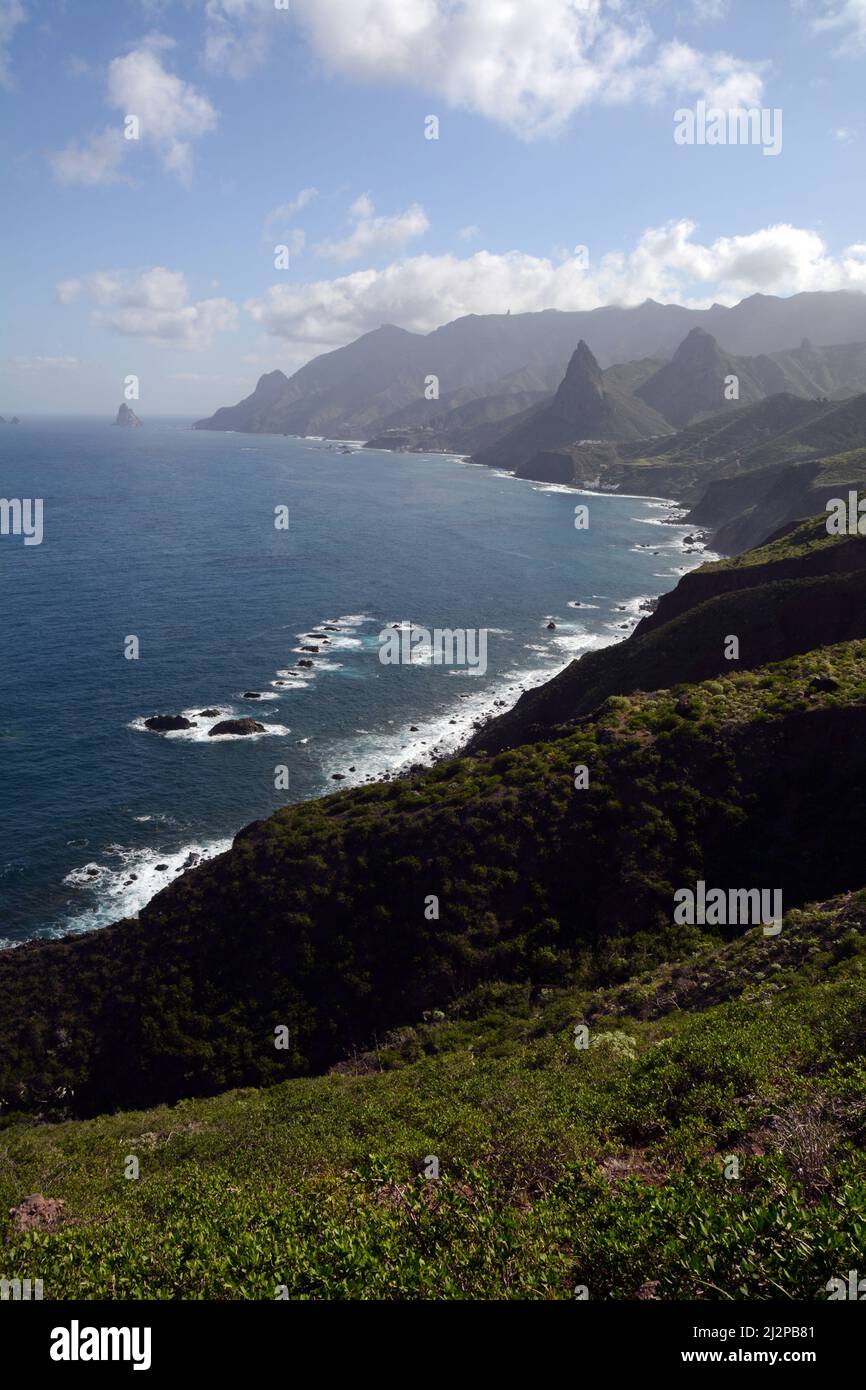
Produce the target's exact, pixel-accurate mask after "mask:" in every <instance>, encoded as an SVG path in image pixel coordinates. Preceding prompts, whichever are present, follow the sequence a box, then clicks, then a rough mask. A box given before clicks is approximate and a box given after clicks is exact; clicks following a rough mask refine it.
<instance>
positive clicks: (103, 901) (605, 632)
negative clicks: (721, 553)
mask: <svg viewBox="0 0 866 1390" xmlns="http://www.w3.org/2000/svg"><path fill="white" fill-rule="evenodd" d="M440 457H444V458H446V459H447V460H449V461H452V462H454V463H456V464H462V465H464V466H466V465H468V466H471V467H478V466H480V465H475V464H472V463H471V460H469V459H467V458H463V457H460V456H458V455H444V456H440ZM503 476H506V477H510V478H512V479H513V480H514V481H515V482H517V483H524V485H525V486H528V487H530V488H532V490H533V491H539V492H541V491H544V492H548V491H550V492H553V491H556V492H567V493H571V494H572V495H573V494H574V493H575V492H579V493H584V494H586V495H587V496H595V495H600V496H604V497H608V498H609V497H611V496H619V494H611V493H601V494H595V493H591V492H588V491H587V489H577V488H574V487H570V486H564V485H558V484H538V483H535V482H532V481H531V480H524V479H518V478H514V475H513V474H504V475H503ZM622 500H624V501H625V500H629V499H627V498H626V497H625V496H623V499H622ZM632 500H640V501H641V502H649V503H651V504H652V505H653V506H654V507H656V508H658V509H659V510H663V511H665V512H666V515H665V516H663V517H658V518H654V517H649V518H642V520H645V521H647V522H648V523H649V524H652V525H657V526H659V527H664V529H665V532H666V533H667V534H666V536H665V538H664V539H663V540H662V539H660V540H659V542H658V544H654V545H653V551H654V553H655V552H658V553H659V554H661V553H665V554H666V556H670V557H671V558H674V557H675V556H676V557H677V558H679V557H682V558H686V551H687V547H685V545H684V544H683V541H684V536H685V533H686V532H687V531H688V529H689V528H688V526H687V525H686V524H685V522H684V520H682V519H681V516H682V509H681V508H680V507H679V505H678V504H677V503H676V502H674V501H672V500H670V499H667V498H647V497H640V498H635V499H632ZM678 533H681V534H678ZM688 549H689V550H690V551H691V554H689V555H688V559H687V563H685V564H684V565H679V566H676V567H674V568H671V569H669V570H668V571H666V572H661V573H659V575H658V577H659V578H665V579H671V578H674V577H676V576H678V575H679V574H682V573H685V572H687V570H689V569H691V568H694V567H695V566H696V565H698V564H700V563H703V561H704V560H706V559H710V558H715V557H714V556H712V555H711V554H710V553H709V552H707V551H704V550H702V547H699V546H692V547H688ZM692 555H695V556H696V558H695V559H694V560H692ZM655 598H656V595H653V594H638V595H635V596H634V597H633V598H631V599H629V600H627V601H626V602H625V603H624V604H617V605H615V606H614V607H613V608H612V609H611V611H610V619H609V621H608V622H607V623H605V624H604V626H603V629H602V630H601V631H596V632H588V631H587V630H586V629H585V627H583V625H582V624H581V623H580V622H579V621H577V618H576V611H574V610H572V605H570V604H569V609H570V610H572V611H569V612H567V613H564V614H561V615H557V614H548V615H539V639H538V641H533V642H524V643H523V649H524V650H525V651H526V652H529V653H532V660H531V663H527V662H526V661H525V660H523V661H519V660H518V661H515V664H514V666H513V667H512V669H510V670H509V671H507V672H504V673H503V674H502V675H501V676H500V677H499V678H498V679H497V681H496V682H495V684H494V686H493V688H492V689H491V688H490V687H488V688H487V689H483V690H479V691H477V692H476V691H473V690H467V691H460V692H459V693H458V695H457V699H456V700H455V701H454V703H453V705H452V704H450V703H449V705H448V706H447V707H446V709H445V710H444V711H442V712H441V713H440V714H439V715H437V716H436V717H435V718H434V719H433V720H428V721H427V722H426V724H424V726H423V727H422V726H421V725H420V724H419V725H418V726H417V727H416V728H415V729H414V730H411V726H410V725H409V721H408V719H407V722H406V724H405V725H404V726H403V728H402V729H399V728H397V727H396V725H395V727H394V728H393V729H386V730H379V731H373V730H364V729H358V730H356V731H354V733H353V734H352V735H351V736H350V737H349V738H347V739H344V740H341V741H338V742H334V741H329V744H328V752H327V759H326V762H325V761H323V763H322V780H321V787H320V792H319V794H326V793H328V792H330V791H333V790H334V789H335V783H334V780H333V778H334V774H335V772H336V773H338V774H339V777H340V785H341V786H342V787H350V786H353V785H359V784H362V783H365V782H369V781H374V780H378V779H385V780H387V779H390V778H392V777H395V776H397V777H401V776H406V775H407V774H408V773H409V772H410V771H411V770H413V769H415V768H418V767H421V766H429V765H432V764H433V763H435V762H437V761H440V760H442V759H445V758H449V757H453V756H454V755H455V754H456V753H458V752H459V751H460V749H461V748H462V747H463V746H464V745H465V743H466V742H467V740H468V739H469V738H470V737H471V735H472V733H473V732H474V731H475V729H477V727H478V726H479V724H480V723H481V722H483V721H484V720H486V719H487V718H490V717H494V716H496V715H498V714H502V713H504V712H505V710H507V709H508V708H510V707H511V706H512V705H514V704H516V702H517V700H518V699H519V698H520V696H521V694H523V692H524V691H525V690H528V689H531V688H533V687H534V686H537V685H542V684H544V683H545V682H546V681H548V680H550V679H552V677H553V676H555V675H556V674H558V672H559V671H561V670H563V669H564V668H565V667H566V666H567V665H569V664H570V663H571V661H573V660H574V659H575V658H578V657H580V656H582V655H584V654H585V653H586V652H588V651H591V650H593V649H597V648H600V647H604V646H609V645H612V644H613V643H615V642H617V641H621V640H623V638H624V637H626V636H628V635H629V634H630V632H631V631H633V629H634V627H635V626H636V625H637V623H638V622H639V621H640V618H641V617H642V616H643V615H644V613H645V612H646V611H648V609H649V607H650V605H651V604H652V603H653V602H654V600H655ZM596 599H598V600H599V601H598V602H596V601H595V600H596ZM606 602H607V603H608V604H609V602H610V601H609V600H606V599H605V596H604V595H593V596H590V599H589V600H588V601H587V602H586V603H585V604H584V603H581V608H583V607H585V608H587V609H590V610H591V609H595V610H598V609H600V608H604V607H605V603H606ZM577 611H579V610H577ZM365 621H366V622H369V621H373V620H372V618H371V615H368V614H351V615H349V614H345V615H342V616H341V617H340V618H339V619H336V620H334V625H335V626H338V627H339V631H338V633H334V634H333V641H332V646H331V650H332V651H336V650H339V649H340V647H341V646H342V647H343V649H344V651H345V650H346V649H347V648H349V647H354V646H355V643H356V641H357V640H358V637H357V627H359V626H361V625H362V624H363V623H364V622H365ZM548 621H553V622H555V623H556V628H555V629H554V632H553V635H551V634H550V632H549V631H548V629H547V623H548ZM316 630H317V628H316V626H315V624H314V625H312V627H311V628H310V631H313V632H315V631H316ZM308 635H309V634H308V633H304V634H301V633H297V634H296V637H297V639H298V640H299V639H300V638H301V637H302V636H308ZM496 635H497V636H499V637H500V638H502V639H504V640H510V639H512V637H513V635H512V634H510V633H507V632H504V631H499V632H497V634H496ZM293 650H294V651H296V652H297V651H298V650H299V647H297V646H296V647H294V649H293ZM323 655H324V654H323ZM317 665H319V669H320V670H324V669H326V668H328V667H330V668H331V669H336V667H337V663H334V664H333V667H331V664H330V663H327V662H322V663H321V664H319V663H317ZM310 674H312V673H310ZM450 674H451V675H453V676H456V677H460V676H463V677H470V676H471V675H472V673H471V671H469V670H467V669H465V668H461V669H455V670H454V671H452V672H451V673H450ZM306 675H307V672H306V671H304V672H303V674H302V672H301V671H299V670H298V669H297V668H295V669H294V670H292V671H290V670H288V669H287V670H286V671H285V672H282V673H278V676H282V678H283V679H286V678H291V677H294V678H295V680H297V682H298V686H301V685H305V684H307V682H306V681H305V680H304V679H303V677H304V676H306ZM299 678H300V679H299ZM271 684H272V687H273V685H274V684H275V682H271ZM286 685H287V686H288V687H289V688H291V685H289V680H286ZM292 685H294V681H292ZM296 688H297V687H296ZM308 688H309V687H308ZM280 693H282V691H280ZM229 710H230V711H231V713H234V707H233V706H229V707H226V705H225V703H223V704H222V706H221V713H223V714H224V715H225V714H226V713H228V712H229ZM185 713H188V714H191V713H196V711H185ZM133 727H136V728H143V720H135V721H133ZM288 732H289V730H288V728H286V727H285V726H282V725H273V724H272V725H268V726H267V728H266V732H265V733H264V734H263V735H258V737H267V736H268V735H272V734H283V733H288ZM178 736H179V737H181V738H184V737H187V738H192V739H193V740H195V741H202V742H204V741H209V742H210V743H211V744H213V743H214V742H215V740H208V736H207V726H204V727H202V726H201V725H200V726H199V729H198V730H195V731H193V730H190V731H183V732H181V733H180V734H179V735H177V734H175V735H171V734H169V735H164V737H169V738H171V737H178ZM323 742H324V741H323ZM349 768H351V769H353V770H352V771H349V770H348V769H349ZM232 838H233V837H228V838H225V837H224V838H220V839H214V840H211V841H208V842H207V843H206V844H205V843H201V844H200V843H195V844H192V843H191V844H189V845H184V846H183V847H182V848H180V849H178V850H175V851H173V852H172V853H160V852H158V851H157V850H152V849H136V850H129V849H124V848H123V847H122V846H112V847H110V848H109V850H108V851H107V854H106V855H103V856H102V858H103V859H106V858H111V856H115V861H114V863H113V864H112V863H109V864H105V863H101V864H97V863H89V864H86V865H83V866H81V867H80V868H78V869H74V870H72V871H71V873H70V874H68V875H67V877H66V879H65V880H64V881H65V882H66V883H67V884H69V885H70V886H75V887H87V888H89V889H90V890H91V891H93V892H94V893H95V896H96V898H97V901H96V903H95V904H94V905H93V906H91V907H90V908H88V909H85V910H83V911H82V912H81V913H79V914H76V915H75V916H73V917H72V918H71V919H69V920H67V921H65V922H64V923H63V925H62V926H60V925H58V926H55V927H52V928H48V929H46V931H45V932H44V933H41V934H42V935H52V936H57V935H63V934H65V933H67V932H87V931H92V930H94V929H96V928H98V927H101V926H105V925H108V924H109V923H110V922H112V921H116V920H118V918H121V917H129V916H136V915H137V914H138V912H140V911H141V909H142V908H143V907H144V906H145V905H146V904H147V902H149V901H150V899H151V898H152V897H153V896H155V894H156V893H157V892H159V891H160V890H161V889H162V888H164V887H165V886H166V885H167V884H168V883H170V882H171V881H173V880H174V879H176V878H177V877H179V876H180V874H181V873H183V872H186V871H187V869H189V868H193V867H195V866H196V864H198V863H200V862H202V861H203V860H204V859H209V858H213V857H214V856H215V855H218V854H221V853H223V852H224V851H225V850H227V849H228V848H229V847H230V846H231V843H232ZM94 871H95V872H94Z"/></svg>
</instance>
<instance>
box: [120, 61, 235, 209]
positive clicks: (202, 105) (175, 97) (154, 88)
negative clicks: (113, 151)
mask: <svg viewBox="0 0 866 1390" xmlns="http://www.w3.org/2000/svg"><path fill="white" fill-rule="evenodd" d="M171 46H173V41H172V40H171V39H166V38H164V37H163V36H162V35H152V36H151V37H150V38H148V39H145V40H143V41H142V43H140V44H139V45H138V46H137V47H136V48H133V49H132V50H131V51H130V52H129V53H127V54H126V55H125V56H124V57H122V58H115V59H113V61H112V62H111V63H109V65H108V103H109V105H110V106H113V107H115V108H116V109H117V110H118V111H120V113H121V115H122V116H127V115H134V116H137V117H138V119H139V122H140V130H141V139H142V141H144V142H145V143H152V144H153V145H154V146H155V147H156V149H157V150H158V151H159V154H160V157H161V158H162V162H163V165H164V167H165V168H166V169H167V170H169V172H171V173H173V174H175V175H176V176H177V177H178V178H179V179H180V180H181V182H182V183H188V182H189V179H190V176H191V173H192V147H191V143H190V142H191V141H192V140H196V139H198V138H199V137H200V136H202V135H206V134H207V133H208V132H209V131H211V130H213V129H214V127H215V126H216V122H217V116H216V111H215V110H214V108H213V106H212V105H211V103H210V102H209V101H208V99H207V97H206V96H203V95H202V93H201V92H198V91H197V90H196V89H195V87H193V86H192V84H191V83H189V82H184V81H183V79H182V78H180V77H177V76H176V75H175V74H174V73H172V72H168V71H167V70H166V68H165V67H164V66H163V64H162V61H161V59H160V56H159V50H160V49H164V48H169V47H171ZM125 143H127V144H133V143H135V142H134V141H126V142H125Z"/></svg>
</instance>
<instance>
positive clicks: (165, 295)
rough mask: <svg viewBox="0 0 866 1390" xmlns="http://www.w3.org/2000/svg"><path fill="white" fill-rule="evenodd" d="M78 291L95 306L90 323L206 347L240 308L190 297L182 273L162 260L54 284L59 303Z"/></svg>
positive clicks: (228, 302) (181, 344) (151, 338)
mask: <svg viewBox="0 0 866 1390" xmlns="http://www.w3.org/2000/svg"><path fill="white" fill-rule="evenodd" d="M72 286H76V288H75V289H74V290H73V289H71V287H72ZM81 292H83V293H85V294H86V295H87V297H88V299H89V300H90V301H91V303H92V304H94V305H95V306H96V307H95V309H94V312H93V321H94V323H96V324H99V325H104V326H106V327H108V328H112V329H113V330H114V331H115V332H116V333H122V334H123V335H124V336H126V337H137V338H145V339H147V340H148V341H149V342H173V343H175V344H176V345H177V346H178V347H183V348H200V347H207V346H208V345H209V343H210V342H211V340H212V339H213V338H214V336H215V335H216V334H217V333H221V332H224V331H225V330H226V329H231V328H234V327H235V323H236V320H237V314H238V311H237V307H236V305H234V304H233V303H232V302H231V300H228V299H203V300H199V301H198V302H197V303H192V302H190V297H189V289H188V286H187V283H186V277H185V276H184V275H183V274H182V273H181V272H180V271H177V270H167V269H166V268H165V267H164V266H154V267H152V268H151V269H150V270H144V271H139V272H130V271H125V270H111V271H97V272H95V273H94V274H92V275H88V276H86V277H85V278H84V279H83V280H81V281H75V280H63V281H61V282H60V284H59V285H58V286H57V290H56V293H57V296H58V298H60V299H61V302H62V303H69V302H71V299H72V298H74V297H76V296H77V295H78V294H79V293H81ZM64 293H65V294H66V296H67V297H66V298H63V294H64Z"/></svg>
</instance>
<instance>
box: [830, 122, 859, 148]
mask: <svg viewBox="0 0 866 1390" xmlns="http://www.w3.org/2000/svg"><path fill="white" fill-rule="evenodd" d="M830 133H831V135H832V136H833V139H834V140H838V142H839V144H840V145H850V144H851V142H852V141H853V139H854V131H853V130H852V129H851V128H850V126H847V125H840V126H837V127H836V129H835V130H833V131H831V132H830Z"/></svg>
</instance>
